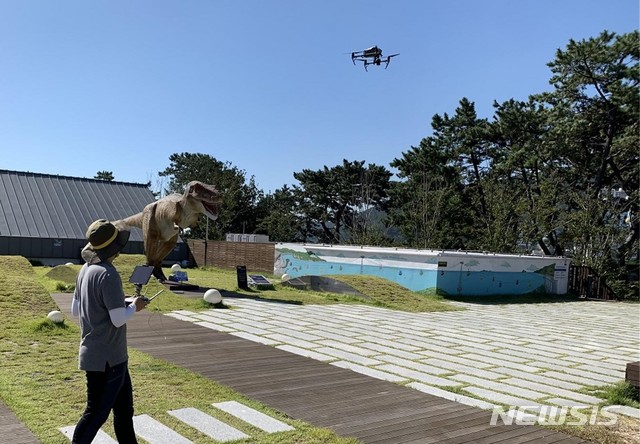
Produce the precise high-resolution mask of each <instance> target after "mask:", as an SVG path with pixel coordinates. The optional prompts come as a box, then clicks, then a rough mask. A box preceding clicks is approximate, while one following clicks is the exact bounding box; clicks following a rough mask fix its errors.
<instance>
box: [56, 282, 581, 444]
mask: <svg viewBox="0 0 640 444" xmlns="http://www.w3.org/2000/svg"><path fill="white" fill-rule="evenodd" d="M54 298H55V300H56V302H57V303H58V305H59V306H60V308H61V310H63V311H64V312H66V313H67V315H68V311H69V304H70V295H68V294H63V295H54ZM128 340H129V346H130V347H132V348H135V349H137V350H140V351H143V352H145V353H148V354H150V355H152V356H154V357H157V358H159V359H163V360H166V361H169V362H172V363H175V364H177V365H180V366H182V367H185V368H187V369H190V370H192V371H194V372H197V373H199V374H202V375H204V376H206V377H208V378H210V379H212V380H215V381H217V382H219V383H221V384H224V385H227V386H229V387H231V388H233V389H235V390H237V391H238V392H240V393H242V394H243V395H245V396H247V397H249V398H252V399H255V400H257V401H260V402H262V403H264V404H265V405H268V406H269V407H272V408H274V409H277V410H279V411H281V412H284V413H286V414H287V415H289V416H290V417H293V418H296V419H300V420H303V421H306V422H308V423H310V424H313V425H315V426H320V427H327V428H329V429H332V430H334V431H335V432H336V433H337V434H338V435H340V436H349V437H355V438H357V439H359V440H360V441H362V442H363V443H385V444H392V443H405V444H409V443H415V444H417V443H420V444H426V443H443V442H446V443H451V444H454V443H459V444H462V443H505V444H506V443H509V444H511V443H525V442H526V443H572V444H573V443H582V442H585V441H583V440H581V439H579V438H575V437H571V436H568V435H565V434H562V433H558V432H554V431H551V430H547V429H545V428H542V427H537V426H518V425H510V426H505V425H500V426H490V425H489V420H490V418H491V412H488V411H485V410H481V409H479V408H475V407H469V406H466V405H462V404H458V403H455V402H452V401H448V400H445V399H442V398H438V397H435V396H432V395H428V394H426V393H422V392H420V391H418V390H414V389H411V388H407V387H403V386H401V385H398V384H394V383H391V382H387V381H382V380H379V379H375V378H371V377H368V376H365V375H362V374H359V373H355V372H353V371H351V370H347V369H342V368H339V367H335V366H333V365H330V364H327V363H324V362H320V361H316V360H312V359H309V358H305V357H302V356H299V355H295V354H292V353H288V352H285V351H282V350H279V349H277V348H275V347H271V346H266V345H262V344H259V343H256V342H252V341H249V340H245V339H242V338H239V337H236V336H233V335H229V334H226V333H221V332H217V331H214V330H210V329H207V328H204V327H201V326H198V325H195V324H193V323H190V322H185V321H180V320H177V319H174V318H170V317H167V316H161V315H159V314H158V313H152V312H146V311H143V312H140V313H137V314H136V315H135V317H134V318H133V320H132V321H130V322H129V324H128Z"/></svg>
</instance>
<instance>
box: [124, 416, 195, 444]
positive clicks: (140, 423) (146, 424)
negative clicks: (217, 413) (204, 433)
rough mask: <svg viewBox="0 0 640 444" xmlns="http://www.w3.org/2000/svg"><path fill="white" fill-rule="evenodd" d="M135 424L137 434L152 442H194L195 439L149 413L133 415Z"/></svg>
mask: <svg viewBox="0 0 640 444" xmlns="http://www.w3.org/2000/svg"><path fill="white" fill-rule="evenodd" d="M133 425H134V427H135V429H136V435H138V436H140V437H141V438H143V439H144V440H145V441H147V442H149V443H150V444H192V443H193V441H191V440H189V439H187V438H185V437H184V436H182V435H181V434H179V433H178V432H176V431H174V430H173V429H170V428H169V427H167V426H166V425H164V424H162V423H161V422H159V421H156V420H155V419H153V418H152V417H151V416H149V415H138V416H134V417H133Z"/></svg>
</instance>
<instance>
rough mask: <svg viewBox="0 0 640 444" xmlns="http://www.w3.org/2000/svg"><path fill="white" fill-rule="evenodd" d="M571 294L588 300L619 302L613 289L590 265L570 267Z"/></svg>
mask: <svg viewBox="0 0 640 444" xmlns="http://www.w3.org/2000/svg"><path fill="white" fill-rule="evenodd" d="M569 293H571V294H576V295H578V296H580V297H584V298H586V299H600V300H604V301H611V300H618V297H617V296H616V294H615V292H614V291H613V290H612V289H611V287H609V286H608V285H607V283H606V282H605V281H604V279H603V278H601V277H600V276H598V274H597V273H596V271H595V270H594V269H593V268H591V267H590V266H588V265H571V266H570V267H569Z"/></svg>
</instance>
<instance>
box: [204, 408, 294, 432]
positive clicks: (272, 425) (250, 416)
mask: <svg viewBox="0 0 640 444" xmlns="http://www.w3.org/2000/svg"><path fill="white" fill-rule="evenodd" d="M212 405H213V406H214V407H215V408H218V409H220V410H222V411H224V412H227V413H229V414H231V415H233V416H235V417H236V418H240V419H242V420H243V421H244V422H247V423H249V424H251V425H252V426H254V427H257V428H259V429H260V430H263V431H265V432H267V433H275V432H286V431H289V430H293V427H291V426H290V425H289V424H285V423H284V422H282V421H278V420H277V419H275V418H272V417H271V416H269V415H265V414H264V413H262V412H259V411H257V410H254V409H252V408H251V407H247V406H246V405H243V404H240V403H239V402H237V401H225V402H218V403H215V404H212Z"/></svg>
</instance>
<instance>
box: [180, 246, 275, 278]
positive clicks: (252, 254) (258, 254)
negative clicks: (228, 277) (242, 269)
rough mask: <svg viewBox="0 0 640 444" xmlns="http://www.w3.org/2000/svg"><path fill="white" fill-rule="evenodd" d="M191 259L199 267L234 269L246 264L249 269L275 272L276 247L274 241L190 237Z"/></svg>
mask: <svg viewBox="0 0 640 444" xmlns="http://www.w3.org/2000/svg"><path fill="white" fill-rule="evenodd" d="M187 245H188V246H189V250H190V258H189V260H190V261H191V262H192V263H195V264H196V265H197V266H199V267H203V266H207V265H208V266H213V267H219V268H231V269H234V270H235V268H236V266H238V265H244V266H246V267H247V270H249V271H261V272H263V273H273V265H274V261H275V252H276V247H275V244H274V243H258V242H227V241H204V240H201V239H189V240H187Z"/></svg>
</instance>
